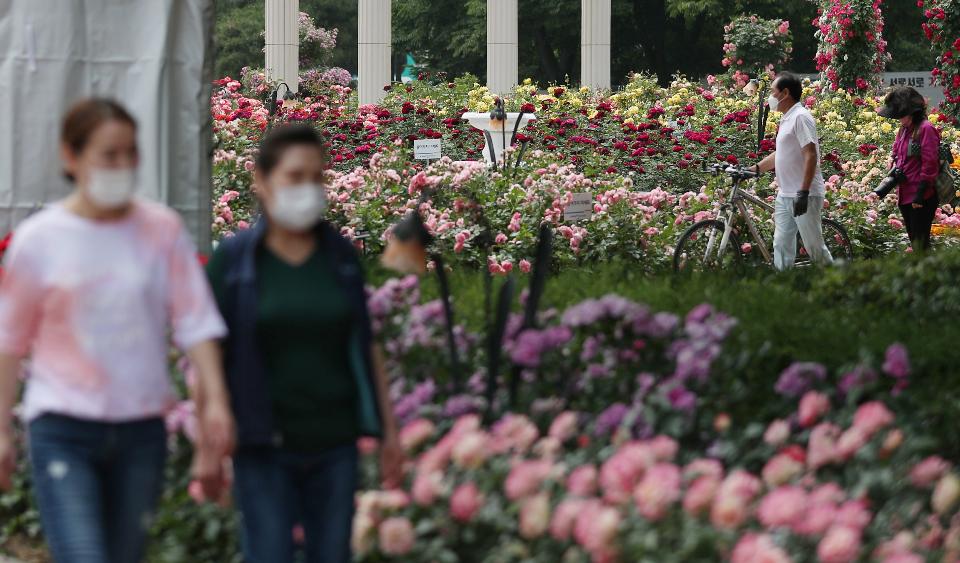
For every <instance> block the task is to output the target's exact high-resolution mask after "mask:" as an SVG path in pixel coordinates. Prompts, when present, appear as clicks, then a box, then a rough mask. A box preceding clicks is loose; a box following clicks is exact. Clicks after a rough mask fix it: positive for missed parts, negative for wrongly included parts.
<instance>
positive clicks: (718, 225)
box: [673, 163, 853, 272]
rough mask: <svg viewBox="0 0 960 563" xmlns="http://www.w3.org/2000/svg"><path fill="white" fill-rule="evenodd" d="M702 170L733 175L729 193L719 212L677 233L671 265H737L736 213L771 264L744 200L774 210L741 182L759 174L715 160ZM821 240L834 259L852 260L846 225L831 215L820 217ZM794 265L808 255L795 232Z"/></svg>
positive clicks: (739, 250)
mask: <svg viewBox="0 0 960 563" xmlns="http://www.w3.org/2000/svg"><path fill="white" fill-rule="evenodd" d="M703 169H704V171H707V172H710V173H712V174H713V175H714V176H718V175H719V174H721V173H725V174H727V175H729V176H730V177H731V178H732V185H731V188H732V189H731V191H730V196H729V197H728V198H727V201H726V202H724V204H723V205H722V206H721V207H720V212H719V213H718V215H717V217H716V218H714V219H705V220H703V221H699V222H697V223H695V224H693V225H692V226H691V227H690V228H688V229H687V230H686V231H685V232H684V233H683V235H682V236H681V237H680V241H679V242H678V243H677V248H676V250H674V253H673V269H674V271H675V272H687V271H709V270H718V269H722V268H729V267H734V266H738V265H739V264H740V262H742V261H743V258H744V253H745V252H744V248H743V247H742V246H741V245H740V240H739V235H738V232H737V230H736V229H735V228H734V222H735V221H734V220H735V214H739V215H740V217H741V218H742V219H743V222H744V223H745V224H746V226H747V231H748V234H749V235H750V238H751V239H752V240H753V242H754V243H756V244H755V246H756V248H758V249H759V251H760V255H761V256H762V258H763V260H764V262H765V263H766V264H767V265H771V266H772V265H773V253H772V251H771V247H770V246H768V245H767V242H766V241H765V240H764V238H763V236H762V235H761V234H760V231H759V230H758V229H757V224H756V223H755V222H754V220H753V218H752V217H751V216H750V214H749V213H748V212H747V204H750V205H752V206H754V207H758V208H760V209H762V210H764V211H766V212H767V213H771V214H772V213H773V211H774V208H773V206H772V205H770V204H769V203H767V202H765V201H763V200H762V199H760V198H759V197H757V196H756V195H754V194H753V193H751V192H749V191H747V190H744V189H743V188H742V187H741V183H742V182H743V181H744V180H749V179H753V178H757V177H758V174H756V173H755V172H752V171H750V170H748V169H746V168H744V167H738V166H733V165H729V164H722V163H717V164H713V165H710V166H707V165H704V167H703ZM822 224H823V240H824V243H826V245H827V249H828V250H830V254H831V255H832V256H833V258H834V260H848V261H849V260H852V259H853V245H851V244H850V237H849V236H848V235H847V231H846V229H844V228H843V226H842V225H840V223H838V222H836V221H834V220H832V219H826V218H825V219H823V220H822ZM797 239H798V241H797V249H798V252H797V261H796V265H798V266H805V265H809V264H810V258H809V256H808V254H807V251H806V249H804V248H803V240H802V239H801V238H800V235H799V234H798V235H797Z"/></svg>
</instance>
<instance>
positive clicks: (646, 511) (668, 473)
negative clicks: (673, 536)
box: [633, 463, 680, 521]
mask: <svg viewBox="0 0 960 563" xmlns="http://www.w3.org/2000/svg"><path fill="white" fill-rule="evenodd" d="M679 498H680V468H678V467H677V466H676V465H673V464H670V463H658V464H657V465H654V466H653V467H651V468H650V469H649V470H648V471H647V473H646V475H644V477H643V480H642V481H640V484H639V485H637V489H636V490H635V491H634V493H633V499H634V501H636V503H637V510H638V511H639V512H640V514H641V515H642V516H643V517H644V518H646V519H647V520H654V521H656V520H659V519H661V518H663V517H664V516H665V515H666V513H667V510H668V509H669V508H670V505H671V504H673V503H674V502H676V501H677V499H679Z"/></svg>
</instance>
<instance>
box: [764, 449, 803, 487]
mask: <svg viewBox="0 0 960 563" xmlns="http://www.w3.org/2000/svg"><path fill="white" fill-rule="evenodd" d="M801 473H803V464H802V463H799V462H798V461H797V460H795V459H793V458H792V457H790V456H789V455H787V454H777V455H775V456H773V457H772V458H771V459H770V461H768V462H767V464H766V465H765V466H764V467H763V473H762V475H763V481H764V482H765V483H766V484H767V485H769V486H771V487H777V486H779V485H783V484H785V483H788V482H790V481H791V480H792V479H793V478H794V477H796V476H798V475H800V474H801Z"/></svg>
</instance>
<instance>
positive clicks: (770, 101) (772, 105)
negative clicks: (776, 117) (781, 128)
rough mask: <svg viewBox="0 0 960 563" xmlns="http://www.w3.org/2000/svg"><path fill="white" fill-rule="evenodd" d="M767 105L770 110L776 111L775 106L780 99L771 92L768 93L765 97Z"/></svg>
mask: <svg viewBox="0 0 960 563" xmlns="http://www.w3.org/2000/svg"><path fill="white" fill-rule="evenodd" d="M767 105H768V106H770V111H777V107H779V106H780V100H778V99H777V97H776V96H774V95H773V94H770V97H769V98H767Z"/></svg>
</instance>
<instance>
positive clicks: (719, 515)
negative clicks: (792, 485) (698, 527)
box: [710, 470, 760, 530]
mask: <svg viewBox="0 0 960 563" xmlns="http://www.w3.org/2000/svg"><path fill="white" fill-rule="evenodd" d="M759 490H760V481H759V479H757V478H756V477H754V476H753V475H750V474H749V473H747V472H745V471H739V470H738V471H734V472H733V473H731V474H730V475H729V476H727V478H726V479H724V481H723V483H722V484H721V485H720V488H719V489H718V490H717V495H716V497H715V498H714V500H713V508H712V509H711V511H710V522H711V523H712V524H713V525H714V526H716V527H717V528H724V529H727V530H732V529H736V528H738V527H740V525H741V524H743V522H744V521H745V520H746V519H747V516H748V515H749V514H748V512H749V506H748V505H749V504H750V502H751V500H752V499H753V496H754V495H756V494H757V492H758V491H759Z"/></svg>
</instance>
